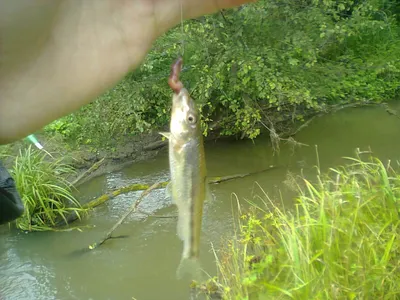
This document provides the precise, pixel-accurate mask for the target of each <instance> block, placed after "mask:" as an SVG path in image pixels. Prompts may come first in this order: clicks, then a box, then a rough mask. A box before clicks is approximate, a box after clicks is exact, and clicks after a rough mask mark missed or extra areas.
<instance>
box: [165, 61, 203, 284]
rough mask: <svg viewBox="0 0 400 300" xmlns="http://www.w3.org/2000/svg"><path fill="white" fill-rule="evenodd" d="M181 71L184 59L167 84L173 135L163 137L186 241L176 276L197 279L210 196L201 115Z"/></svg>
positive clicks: (171, 191)
mask: <svg viewBox="0 0 400 300" xmlns="http://www.w3.org/2000/svg"><path fill="white" fill-rule="evenodd" d="M181 69H182V58H179V59H178V60H177V61H176V62H175V63H174V64H173V65H172V70H171V75H170V77H169V80H168V83H169V86H170V87H171V89H172V90H173V91H174V94H173V97H172V112H171V121H170V132H169V133H161V134H162V135H164V136H165V137H167V138H168V140H169V165H170V173H171V182H170V184H169V185H168V186H167V188H166V191H167V195H168V196H170V197H172V201H173V203H174V204H175V205H176V206H177V207H178V215H179V216H178V227H177V232H178V236H179V237H180V239H181V240H182V241H183V253H182V258H181V262H180V265H179V267H178V270H177V276H178V278H182V277H183V276H184V275H185V273H189V274H191V275H192V276H194V277H195V278H198V277H199V276H200V273H199V271H200V264H199V248H200V234H201V225H202V216H203V203H204V200H205V198H206V197H207V198H208V195H210V193H209V189H208V184H207V180H206V172H207V171H206V162H205V155H204V145H203V135H202V131H201V124H200V112H199V110H198V109H197V107H196V104H195V102H194V101H193V99H192V98H191V97H190V95H189V92H188V91H187V90H186V89H185V88H184V87H183V84H182V82H181V81H180V80H179V73H180V71H181ZM192 279H194V278H192Z"/></svg>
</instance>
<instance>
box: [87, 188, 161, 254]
mask: <svg viewBox="0 0 400 300" xmlns="http://www.w3.org/2000/svg"><path fill="white" fill-rule="evenodd" d="M160 185H161V182H157V183H155V184H153V185H152V186H151V187H149V188H148V189H146V190H145V191H144V192H143V193H142V194H141V195H140V197H139V198H138V199H137V200H136V201H135V202H134V203H133V204H132V206H131V208H130V209H129V210H128V211H127V212H126V213H125V214H124V215H123V216H122V218H121V219H119V220H118V222H117V223H115V224H114V226H113V227H112V228H111V229H110V230H109V231H108V232H107V233H106V235H105V236H104V237H103V238H102V239H101V240H100V241H99V242H97V243H94V244H92V245H90V246H89V249H91V250H93V249H95V248H97V247H99V246H100V245H102V244H103V243H104V242H105V241H106V240H108V239H109V238H110V237H111V235H112V233H113V232H114V231H115V229H117V228H118V226H119V225H121V224H122V222H124V221H125V219H126V218H127V217H128V216H129V215H130V214H131V213H133V212H134V211H135V210H136V208H137V207H138V205H139V204H140V202H142V200H143V199H144V198H145V197H146V196H147V195H149V194H150V192H151V191H152V190H154V189H156V188H157V187H159V186H160Z"/></svg>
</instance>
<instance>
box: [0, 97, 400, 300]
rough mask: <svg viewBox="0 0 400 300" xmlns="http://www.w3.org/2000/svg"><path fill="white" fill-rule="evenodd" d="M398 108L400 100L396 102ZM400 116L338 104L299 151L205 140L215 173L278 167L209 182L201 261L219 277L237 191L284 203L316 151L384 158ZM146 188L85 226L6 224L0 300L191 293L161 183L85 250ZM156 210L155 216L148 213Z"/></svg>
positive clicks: (87, 190) (139, 176)
mask: <svg viewBox="0 0 400 300" xmlns="http://www.w3.org/2000/svg"><path fill="white" fill-rule="evenodd" d="M391 107H392V108H394V109H397V110H399V109H400V103H397V102H394V103H392V104H391ZM399 136H400V119H399V118H397V117H396V116H391V115H389V114H388V113H387V112H386V111H385V110H384V109H383V108H378V107H364V108H349V109H344V110H341V111H339V112H337V113H335V114H332V115H326V116H322V117H318V118H316V119H314V120H313V122H312V123H311V124H310V125H309V126H308V127H307V128H305V129H303V130H302V131H300V132H299V133H298V134H297V135H296V137H295V139H296V140H297V141H298V142H301V143H303V144H306V145H308V146H302V147H297V148H295V149H293V147H291V146H290V145H289V144H285V143H283V144H281V149H280V153H279V155H278V154H276V153H275V154H274V153H273V151H272V149H271V147H270V144H269V142H268V139H267V138H266V137H261V138H259V139H257V140H256V141H254V142H252V141H226V140H225V141H223V140H219V141H217V142H215V143H209V144H207V145H206V160H207V166H208V172H209V176H225V175H232V174H238V173H247V172H255V171H257V170H262V169H265V168H267V167H269V166H271V165H274V166H275V168H273V169H271V170H269V171H267V172H263V173H259V174H256V175H254V176H249V177H245V178H242V179H237V180H233V181H230V182H225V183H221V184H218V185H212V186H211V190H212V193H213V195H214V199H212V200H210V201H208V202H207V203H206V204H205V208H204V219H203V220H204V221H203V233H202V245H201V247H202V248H201V263H202V266H203V268H204V269H205V270H206V271H207V272H208V273H209V274H210V275H212V276H213V275H215V274H216V268H215V264H214V255H213V253H212V251H211V243H212V244H213V245H214V247H215V248H218V247H219V246H220V244H221V241H222V240H221V239H222V238H227V237H229V236H230V234H231V233H232V230H233V217H232V211H234V210H235V203H236V198H237V199H239V200H240V201H241V202H242V203H246V202H245V201H244V200H245V199H248V200H254V201H257V197H256V196H257V195H261V196H262V195H263V191H264V192H265V193H267V194H268V195H269V196H270V197H272V198H273V199H277V201H279V202H282V203H283V204H285V205H290V204H291V203H293V194H292V192H291V191H290V189H289V188H288V187H287V186H286V185H285V183H284V181H285V179H287V175H288V172H289V173H291V174H298V173H299V172H300V171H301V170H303V171H304V172H305V173H306V174H313V173H315V169H314V168H313V167H314V166H315V165H316V163H317V159H316V149H315V145H317V146H318V155H319V162H320V166H321V168H322V169H323V170H326V169H327V168H329V167H332V166H337V165H338V164H343V163H344V160H343V159H342V157H343V156H352V155H354V151H355V149H356V148H360V149H361V150H368V148H369V147H370V148H371V149H372V151H373V152H374V154H375V155H376V156H378V157H379V158H381V159H384V160H386V159H389V158H390V159H392V160H393V161H395V160H397V159H399V158H400V139H399ZM168 177H169V174H168V157H167V154H166V153H165V152H164V153H161V154H160V155H158V156H157V157H156V158H154V159H152V160H148V161H144V162H141V163H136V164H134V165H132V166H130V167H127V168H125V169H123V170H121V171H119V172H114V173H110V174H107V175H104V176H100V177H97V178H94V179H93V180H91V181H90V182H88V183H86V184H84V185H83V186H82V187H80V189H79V193H78V197H79V198H80V199H84V200H85V201H88V200H91V199H93V198H95V197H97V196H100V195H102V194H104V193H106V192H107V191H109V190H112V189H114V188H116V187H121V186H124V185H128V184H132V183H135V182H138V183H139V182H146V183H153V182H155V181H157V180H168ZM139 194H140V193H138V192H132V193H129V194H125V195H120V196H118V197H116V198H115V199H113V200H111V201H108V202H107V203H106V204H104V205H102V206H100V207H98V208H96V209H95V210H93V211H92V212H91V214H90V217H89V218H87V219H86V220H84V221H82V222H77V223H76V224H73V225H74V226H78V225H79V226H87V227H82V231H81V232H80V231H77V230H73V231H67V232H45V233H29V234H25V233H21V232H16V231H11V232H10V231H9V230H8V229H7V227H6V226H3V227H2V228H0V260H1V264H0V299H1V300H9V299H13V300H14V299H16V300H17V299H18V300H24V299H29V300H33V299H35V300H36V299H43V300H47V299H93V300H97V299H99V300H102V299H137V300H153V299H154V300H157V299H174V300H175V299H176V300H180V299H182V300H186V299H189V289H188V287H187V282H185V281H178V280H176V277H175V272H176V268H177V266H178V264H179V261H180V256H181V252H182V243H181V241H180V240H179V239H178V237H177V236H176V218H156V217H152V216H151V215H152V214H153V215H154V214H157V215H175V214H176V209H175V208H174V207H173V206H172V205H171V202H170V200H169V199H165V197H164V190H155V191H153V192H152V193H151V194H150V195H149V196H148V197H147V198H146V199H145V200H143V201H142V203H141V204H140V206H139V209H140V211H141V212H144V213H135V214H132V215H131V216H130V217H128V219H127V220H126V221H125V222H124V223H123V224H122V225H121V226H120V227H119V228H118V229H117V231H116V232H115V233H114V236H115V235H117V236H123V238H118V239H111V240H109V241H107V242H106V243H105V244H104V245H102V246H100V247H99V248H98V249H96V250H94V251H87V252H82V251H79V250H80V249H83V248H85V247H88V246H89V245H90V244H92V243H93V242H95V241H97V240H98V239H99V238H101V237H102V236H103V235H104V233H105V232H106V231H107V230H108V229H109V228H110V227H111V226H112V225H113V224H114V223H115V222H116V221H117V220H118V219H119V218H120V216H121V215H122V214H123V213H124V212H125V211H126V210H127V209H128V208H129V207H130V205H131V204H132V202H133V201H134V200H135V199H136V198H137V197H138V195H139ZM148 214H150V217H148Z"/></svg>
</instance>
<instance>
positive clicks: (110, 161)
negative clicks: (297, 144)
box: [0, 100, 399, 184]
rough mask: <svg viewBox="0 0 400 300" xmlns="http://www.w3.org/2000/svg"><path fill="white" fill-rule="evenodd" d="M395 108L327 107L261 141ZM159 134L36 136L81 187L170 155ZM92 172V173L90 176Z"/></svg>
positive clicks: (6, 151)
mask: <svg viewBox="0 0 400 300" xmlns="http://www.w3.org/2000/svg"><path fill="white" fill-rule="evenodd" d="M393 104H394V106H395V107H396V106H397V101H396V100H393V101H389V102H388V103H375V102H370V101H365V102H360V103H344V104H341V105H331V106H327V107H326V108H325V110H324V111H321V112H318V113H314V114H309V115H307V116H305V119H304V121H303V122H292V121H291V120H289V119H287V120H286V119H284V120H282V121H281V122H280V123H277V124H276V125H277V128H276V130H277V131H274V132H272V134H271V132H270V131H268V130H267V129H266V128H264V129H263V130H262V131H261V134H260V137H262V136H265V135H269V136H270V139H271V145H272V146H274V144H275V143H279V142H280V141H282V140H283V141H287V138H289V137H295V135H296V134H297V133H299V132H300V131H301V130H303V129H304V128H306V127H307V126H308V125H310V123H311V122H312V121H313V120H314V118H316V117H321V116H323V115H326V114H330V113H335V112H337V111H339V110H342V109H346V108H351V107H365V106H378V107H381V108H382V109H384V110H385V111H386V112H387V113H388V114H390V115H393V116H395V117H399V113H398V112H397V110H395V109H393V108H392V107H393ZM159 131H162V130H153V131H152V132H148V133H145V134H140V135H134V136H129V137H125V138H120V139H118V140H117V139H116V140H115V141H114V142H110V144H112V145H113V147H109V146H108V147H104V148H102V147H101V146H93V145H91V144H79V145H77V143H76V142H71V141H68V140H65V139H64V138H63V137H62V135H60V134H57V133H46V132H44V131H40V132H37V133H35V135H36V137H37V138H38V140H39V141H40V143H41V144H42V145H43V146H44V148H45V149H46V151H48V152H49V153H51V154H52V155H53V156H55V157H63V160H64V163H65V164H68V165H70V166H71V167H73V168H74V169H75V170H76V173H75V174H74V175H73V176H72V177H70V178H68V180H69V181H70V182H73V181H75V180H76V179H77V178H81V180H79V184H82V183H84V182H87V181H89V180H90V179H93V178H95V177H97V176H101V175H104V174H106V173H111V172H115V171H118V170H121V169H123V168H125V167H127V166H129V165H131V164H134V163H137V162H140V161H144V160H148V159H152V158H154V157H156V156H157V155H158V154H159V153H160V152H162V151H167V147H166V146H167V141H165V140H163V139H162V137H161V135H160V134H159V133H158V132H159ZM218 139H227V140H238V139H243V137H241V136H228V137H226V136H225V137H224V136H220V135H219V132H218V131H215V132H213V133H212V134H209V135H208V136H207V137H206V138H205V142H206V143H207V142H213V141H214V142H215V141H216V140H218ZM256 140H257V139H255V141H256ZM29 144H30V143H29V142H27V141H25V140H20V141H18V142H15V143H13V144H10V145H6V146H1V148H0V157H1V156H2V155H3V156H4V155H10V157H8V158H5V161H4V162H5V164H6V166H8V167H11V164H12V163H13V159H12V157H13V156H14V157H15V156H16V155H18V153H19V151H20V150H21V149H24V148H25V147H27V146H29ZM93 166H94V167H95V168H94V169H93V168H92V167H93ZM91 168H92V169H91ZM89 170H90V173H88V171H89Z"/></svg>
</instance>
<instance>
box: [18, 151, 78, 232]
mask: <svg viewBox="0 0 400 300" xmlns="http://www.w3.org/2000/svg"><path fill="white" fill-rule="evenodd" d="M46 155H47V154H46V153H44V152H42V151H38V150H33V149H32V148H31V146H29V147H27V148H26V149H24V150H23V151H20V153H19V155H18V156H17V157H16V158H15V161H14V166H13V168H12V169H11V170H10V173H11V174H12V176H13V178H14V180H15V182H16V184H17V189H18V192H19V193H20V195H21V197H22V200H23V203H24V205H25V213H24V214H23V216H22V217H20V218H18V219H17V222H16V225H17V228H19V229H22V230H27V231H44V230H51V229H52V227H53V226H54V225H55V223H56V221H57V220H58V219H59V218H62V219H65V215H66V213H69V212H75V213H76V214H77V215H78V217H79V216H80V213H82V212H84V209H82V208H81V206H80V204H79V202H78V201H77V200H76V199H75V198H74V197H73V195H72V190H71V186H70V184H69V183H68V182H67V181H66V180H65V179H64V178H65V177H64V176H66V175H68V174H70V173H71V172H73V169H72V168H71V167H70V166H68V165H65V164H63V162H62V160H61V159H54V160H53V159H51V160H49V159H48V157H46Z"/></svg>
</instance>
